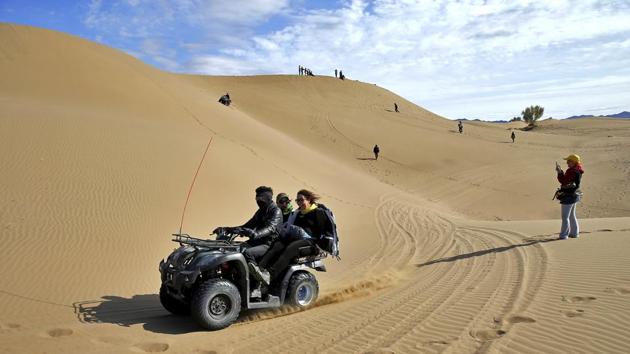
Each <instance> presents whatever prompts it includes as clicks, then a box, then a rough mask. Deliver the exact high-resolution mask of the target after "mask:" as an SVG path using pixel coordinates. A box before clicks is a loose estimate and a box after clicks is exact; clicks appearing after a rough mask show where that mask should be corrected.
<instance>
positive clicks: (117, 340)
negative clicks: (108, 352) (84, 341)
mask: <svg viewBox="0 0 630 354" xmlns="http://www.w3.org/2000/svg"><path fill="white" fill-rule="evenodd" d="M92 343H95V344H110V345H129V344H130V342H129V341H128V340H127V339H125V338H122V337H114V336H106V337H98V338H95V339H92Z"/></svg>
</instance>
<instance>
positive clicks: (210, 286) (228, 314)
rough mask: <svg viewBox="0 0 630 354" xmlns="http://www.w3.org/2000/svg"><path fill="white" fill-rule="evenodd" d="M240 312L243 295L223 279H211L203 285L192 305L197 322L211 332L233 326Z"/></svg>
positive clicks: (192, 312)
mask: <svg viewBox="0 0 630 354" xmlns="http://www.w3.org/2000/svg"><path fill="white" fill-rule="evenodd" d="M240 311H241V295H240V294H239V292H238V288H236V286H235V285H234V284H232V283H231V282H229V281H227V280H223V279H210V280H208V281H206V282H204V283H203V284H201V285H200V286H199V288H198V289H197V291H196V292H195V295H194V296H193V299H192V302H191V304H190V312H191V315H192V317H193V318H194V319H195V321H197V323H199V325H200V326H202V327H204V328H206V329H209V330H211V331H214V330H218V329H223V328H225V327H228V326H229V325H231V324H232V323H233V322H234V321H236V319H237V318H238V314H239V313H240Z"/></svg>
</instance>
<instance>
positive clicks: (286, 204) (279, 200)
mask: <svg viewBox="0 0 630 354" xmlns="http://www.w3.org/2000/svg"><path fill="white" fill-rule="evenodd" d="M276 205H278V208H280V210H281V211H282V223H283V224H284V223H285V222H287V221H288V220H289V215H291V213H292V212H293V205H291V198H289V196H288V195H287V194H286V193H278V195H277V196H276Z"/></svg>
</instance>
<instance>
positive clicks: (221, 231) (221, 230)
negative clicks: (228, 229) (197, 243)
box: [212, 227, 225, 235]
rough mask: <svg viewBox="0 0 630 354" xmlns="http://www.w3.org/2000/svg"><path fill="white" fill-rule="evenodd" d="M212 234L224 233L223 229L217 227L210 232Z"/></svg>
mask: <svg viewBox="0 0 630 354" xmlns="http://www.w3.org/2000/svg"><path fill="white" fill-rule="evenodd" d="M212 233H213V234H217V235H220V234H222V233H225V227H217V228H216V229H214V230H212Z"/></svg>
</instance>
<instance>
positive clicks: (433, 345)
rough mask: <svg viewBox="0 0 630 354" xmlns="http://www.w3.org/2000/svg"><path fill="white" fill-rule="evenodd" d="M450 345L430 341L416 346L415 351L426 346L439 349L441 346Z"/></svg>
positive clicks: (442, 341)
mask: <svg viewBox="0 0 630 354" xmlns="http://www.w3.org/2000/svg"><path fill="white" fill-rule="evenodd" d="M449 344H450V343H449V342H447V341H444V340H430V341H427V342H422V343H421V344H418V345H416V348H417V349H422V348H424V347H427V346H432V347H441V346H445V345H449Z"/></svg>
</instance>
